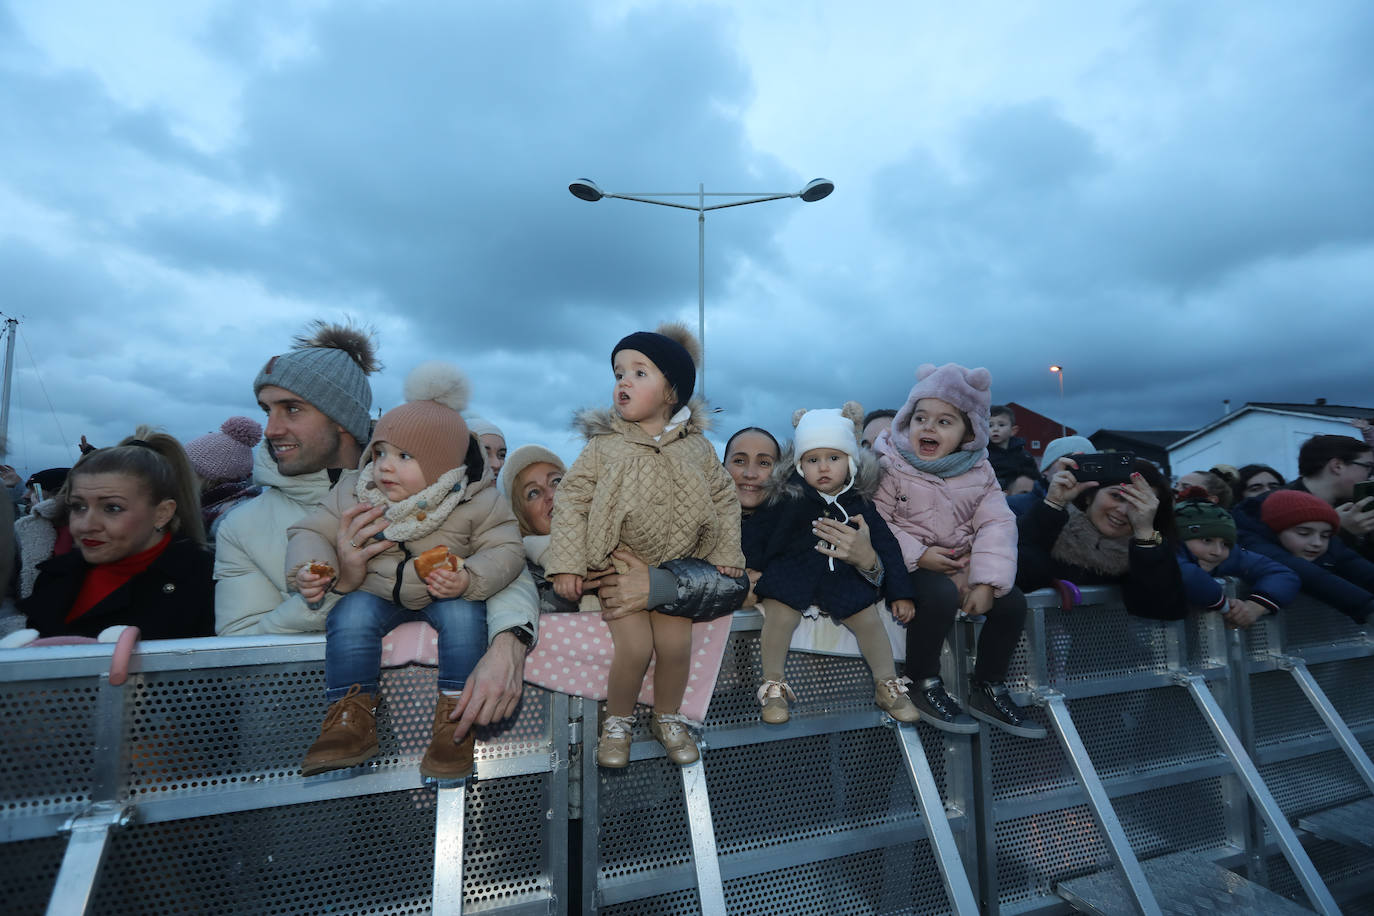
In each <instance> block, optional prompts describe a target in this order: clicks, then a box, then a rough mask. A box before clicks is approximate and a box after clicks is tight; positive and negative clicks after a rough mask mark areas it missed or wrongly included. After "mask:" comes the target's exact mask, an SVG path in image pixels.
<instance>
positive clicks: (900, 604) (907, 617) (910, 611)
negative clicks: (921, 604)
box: [887, 598, 916, 623]
mask: <svg viewBox="0 0 1374 916" xmlns="http://www.w3.org/2000/svg"><path fill="white" fill-rule="evenodd" d="M887 609H888V610H889V611H891V612H892V616H893V617H894V618H896V620H897V622H898V623H911V618H913V617H915V616H916V602H914V601H912V600H911V599H910V598H898V599H897V600H896V601H889V602H888V603H887Z"/></svg>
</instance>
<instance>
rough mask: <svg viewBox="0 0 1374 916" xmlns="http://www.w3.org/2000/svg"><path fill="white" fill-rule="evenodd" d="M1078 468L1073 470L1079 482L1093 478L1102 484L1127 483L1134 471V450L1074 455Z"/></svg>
mask: <svg viewBox="0 0 1374 916" xmlns="http://www.w3.org/2000/svg"><path fill="white" fill-rule="evenodd" d="M1073 460H1074V461H1076V462H1077V463H1078V470H1076V471H1074V472H1073V476H1074V477H1075V478H1077V480H1078V482H1079V483H1083V482H1085V481H1089V480H1095V481H1097V482H1098V483H1100V484H1101V485H1102V486H1104V487H1107V486H1113V485H1115V484H1119V483H1128V482H1129V481H1130V479H1131V474H1133V473H1135V452H1097V453H1095V454H1092V455H1074V456H1073Z"/></svg>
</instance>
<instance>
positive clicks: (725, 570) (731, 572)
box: [716, 566, 744, 579]
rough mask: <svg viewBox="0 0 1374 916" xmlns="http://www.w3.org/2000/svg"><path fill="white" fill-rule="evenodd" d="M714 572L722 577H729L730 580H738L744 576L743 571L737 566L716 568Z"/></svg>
mask: <svg viewBox="0 0 1374 916" xmlns="http://www.w3.org/2000/svg"><path fill="white" fill-rule="evenodd" d="M716 572H718V573H720V574H721V575H722V576H729V577H730V578H731V579H738V578H739V577H740V576H742V575H744V570H742V569H740V568H739V567H738V566H717V567H716Z"/></svg>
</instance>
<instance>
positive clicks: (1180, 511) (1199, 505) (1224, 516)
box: [1174, 499, 1236, 545]
mask: <svg viewBox="0 0 1374 916" xmlns="http://www.w3.org/2000/svg"><path fill="white" fill-rule="evenodd" d="M1174 527H1175V529H1176V530H1177V531H1178V539H1179V540H1180V541H1191V540H1192V539H1193V538H1221V539H1222V540H1223V541H1225V542H1226V543H1227V544H1230V545H1234V544H1235V543H1236V520H1235V519H1234V518H1232V517H1231V513H1230V512H1227V511H1226V510H1225V509H1223V508H1222V507H1221V506H1218V505H1217V504H1216V503H1214V502H1209V501H1208V500H1205V499H1185V500H1183V501H1182V502H1180V503H1179V504H1178V505H1176V506H1174Z"/></svg>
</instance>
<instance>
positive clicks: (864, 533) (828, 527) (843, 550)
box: [811, 515, 878, 570]
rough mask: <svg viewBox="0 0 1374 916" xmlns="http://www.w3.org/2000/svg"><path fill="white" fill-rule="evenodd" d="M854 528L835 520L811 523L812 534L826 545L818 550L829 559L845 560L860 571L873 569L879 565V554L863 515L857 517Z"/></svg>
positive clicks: (819, 519)
mask: <svg viewBox="0 0 1374 916" xmlns="http://www.w3.org/2000/svg"><path fill="white" fill-rule="evenodd" d="M854 521H855V523H857V524H858V526H859V527H857V528H854V527H852V526H850V525H846V524H844V523H843V522H840V521H837V520H835V519H833V518H818V519H816V520H815V521H814V522H812V523H811V533H812V534H814V535H815V536H816V537H818V538H820V539H821V540H822V541H823V542H824V543H821V544H817V545H816V549H817V550H818V551H820V552H821V553H823V554H825V555H826V556H828V557H834V558H835V559H837V560H843V561H845V562H846V563H848V564H850V565H851V566H854V567H856V568H858V569H861V570H862V569H873V568H875V567H876V566H877V565H878V553H877V551H875V550H874V549H873V540H872V538H871V537H870V535H869V533H868V523H867V522H865V521H864V518H863V516H862V515H860V516H857V517H855V519H854Z"/></svg>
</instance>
